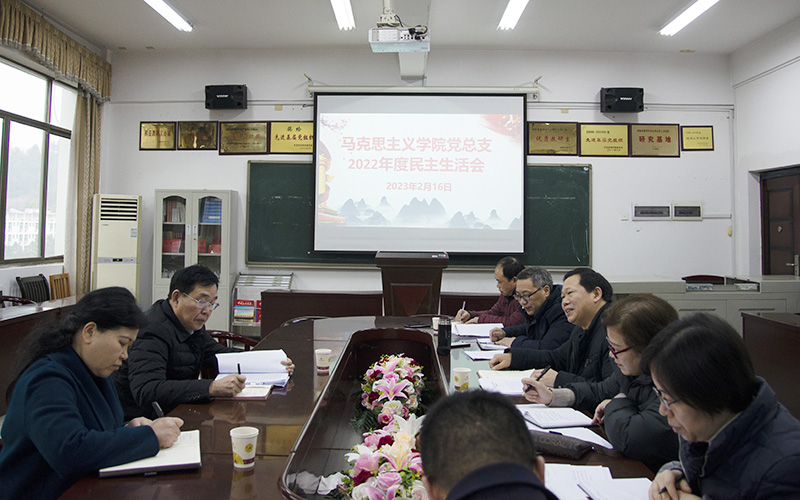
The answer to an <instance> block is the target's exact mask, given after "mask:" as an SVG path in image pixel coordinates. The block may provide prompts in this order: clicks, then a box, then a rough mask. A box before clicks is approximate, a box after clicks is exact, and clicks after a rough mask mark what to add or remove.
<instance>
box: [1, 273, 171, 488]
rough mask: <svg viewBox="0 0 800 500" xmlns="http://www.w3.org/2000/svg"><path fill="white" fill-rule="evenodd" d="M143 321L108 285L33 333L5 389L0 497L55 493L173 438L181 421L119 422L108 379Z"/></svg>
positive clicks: (122, 293) (132, 303)
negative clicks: (53, 322)
mask: <svg viewBox="0 0 800 500" xmlns="http://www.w3.org/2000/svg"><path fill="white" fill-rule="evenodd" d="M143 321H145V318H144V314H142V311H141V310H140V309H139V307H138V306H137V305H136V299H135V298H134V297H133V295H131V293H130V292H129V291H128V290H126V289H124V288H119V287H113V288H105V289H100V290H95V291H93V292H91V293H88V294H86V295H85V296H84V297H83V298H82V299H81V300H80V301H79V302H78V303H77V304H76V305H75V307H74V308H73V309H72V311H71V312H70V313H69V315H68V316H67V317H66V318H65V319H64V320H63V322H62V323H61V324H59V325H53V326H51V327H49V328H47V329H44V330H41V331H40V332H38V333H34V334H32V335H31V340H30V342H29V343H28V345H27V347H26V350H25V351H24V353H23V355H22V357H21V359H20V360H19V362H20V366H21V369H20V370H19V371H18V374H17V376H16V378H15V379H14V381H13V382H12V383H11V385H10V386H9V388H8V391H7V393H6V398H7V400H9V406H8V413H7V414H6V417H5V421H4V422H3V429H2V434H3V447H2V449H0V485H2V487H0V497H2V498H37V499H48V498H57V497H59V496H60V495H61V494H62V493H63V492H64V491H65V490H67V489H68V488H69V487H70V486H71V485H72V484H73V483H75V482H76V481H78V479H80V478H81V477H83V476H85V475H87V474H92V473H95V474H96V473H97V471H98V470H99V469H101V468H103V467H109V466H112V465H119V464H123V463H126V462H130V461H133V460H138V459H141V458H146V457H151V456H153V455H155V454H156V453H158V450H159V448H167V447H169V446H172V444H173V443H174V442H175V441H176V440H177V439H178V436H179V435H180V426H181V425H183V421H182V420H181V419H179V418H170V417H167V418H160V419H157V420H154V421H151V420H148V419H146V418H136V419H133V420H131V421H130V422H128V424H127V425H124V423H123V419H122V407H121V406H120V403H119V399H118V398H117V392H116V390H115V389H114V384H113V383H112V382H111V381H110V380H109V379H108V376H109V375H111V373H112V372H114V371H115V370H116V369H118V368H119V366H120V365H121V364H122V361H123V360H124V359H125V358H127V357H128V346H129V345H130V344H131V343H132V342H133V341H134V339H135V338H136V334H137V332H138V331H139V327H140V326H141V324H142V323H143Z"/></svg>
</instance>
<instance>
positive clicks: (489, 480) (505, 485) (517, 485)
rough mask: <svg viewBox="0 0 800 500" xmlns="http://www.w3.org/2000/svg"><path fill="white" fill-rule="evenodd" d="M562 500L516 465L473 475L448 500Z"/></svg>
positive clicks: (488, 468)
mask: <svg viewBox="0 0 800 500" xmlns="http://www.w3.org/2000/svg"><path fill="white" fill-rule="evenodd" d="M494 499H497V500H558V498H556V496H555V495H553V494H552V493H550V491H549V490H548V489H547V488H545V487H544V484H542V481H540V480H539V478H538V477H536V474H534V473H533V471H532V470H531V469H530V468H528V467H525V466H524V465H522V464H519V463H516V462H504V463H498V464H492V465H487V466H485V467H481V468H480V469H475V470H474V471H472V472H470V473H469V474H467V475H466V476H464V477H463V478H461V480H460V481H459V482H457V483H456V485H455V486H453V488H452V489H451V490H450V492H449V493H448V494H447V499H446V500H494Z"/></svg>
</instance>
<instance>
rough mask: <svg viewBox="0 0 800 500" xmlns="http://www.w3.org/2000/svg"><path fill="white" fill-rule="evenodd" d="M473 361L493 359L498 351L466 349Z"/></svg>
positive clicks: (465, 352)
mask: <svg viewBox="0 0 800 500" xmlns="http://www.w3.org/2000/svg"><path fill="white" fill-rule="evenodd" d="M464 354H466V355H467V356H468V357H469V359H471V360H472V361H481V360H489V359H492V358H493V357H494V356H495V355H496V354H497V353H496V352H495V351H464Z"/></svg>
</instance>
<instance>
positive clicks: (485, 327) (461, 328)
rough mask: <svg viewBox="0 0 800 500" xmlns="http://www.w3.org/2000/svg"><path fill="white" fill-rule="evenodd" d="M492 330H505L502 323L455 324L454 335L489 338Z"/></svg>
mask: <svg viewBox="0 0 800 500" xmlns="http://www.w3.org/2000/svg"><path fill="white" fill-rule="evenodd" d="M492 328H503V324H502V323H453V333H454V334H456V335H460V336H462V337H484V338H487V339H488V338H489V332H490V331H492Z"/></svg>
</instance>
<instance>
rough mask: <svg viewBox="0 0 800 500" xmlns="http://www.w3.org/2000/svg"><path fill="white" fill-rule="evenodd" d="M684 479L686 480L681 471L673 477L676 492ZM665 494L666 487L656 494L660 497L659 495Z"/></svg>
mask: <svg viewBox="0 0 800 500" xmlns="http://www.w3.org/2000/svg"><path fill="white" fill-rule="evenodd" d="M684 479H686V476H685V475H684V474H683V471H681V472H680V473H679V474H678V475H677V476H675V489H676V490H678V489H680V488H678V485H679V484H680V483H681V481H683V480H684ZM666 492H667V487H666V486H664V487H663V488H661V490H660V491H659V492H658V494H659V495H661V494H663V493H666Z"/></svg>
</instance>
